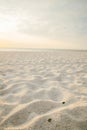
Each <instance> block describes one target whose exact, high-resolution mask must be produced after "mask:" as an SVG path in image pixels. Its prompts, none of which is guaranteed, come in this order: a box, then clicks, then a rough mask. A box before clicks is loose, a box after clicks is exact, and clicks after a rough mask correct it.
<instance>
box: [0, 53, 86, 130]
mask: <svg viewBox="0 0 87 130" xmlns="http://www.w3.org/2000/svg"><path fill="white" fill-rule="evenodd" d="M0 130H87V52H86V51H52V50H51V51H49V50H48V51H36V52H35V51H32V52H0Z"/></svg>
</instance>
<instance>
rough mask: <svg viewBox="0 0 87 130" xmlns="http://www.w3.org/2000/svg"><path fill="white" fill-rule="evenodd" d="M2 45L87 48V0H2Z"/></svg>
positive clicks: (0, 9)
mask: <svg viewBox="0 0 87 130" xmlns="http://www.w3.org/2000/svg"><path fill="white" fill-rule="evenodd" d="M0 48H58V49H87V0H0Z"/></svg>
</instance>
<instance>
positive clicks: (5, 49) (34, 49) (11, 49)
mask: <svg viewBox="0 0 87 130" xmlns="http://www.w3.org/2000/svg"><path fill="white" fill-rule="evenodd" d="M3 51H6V52H8V51H18V52H20V51H29V52H30V51H81V52H82V51H84V52H85V51H87V50H83V49H82V50H80V49H54V48H53V49H51V48H1V49H0V52H3Z"/></svg>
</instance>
